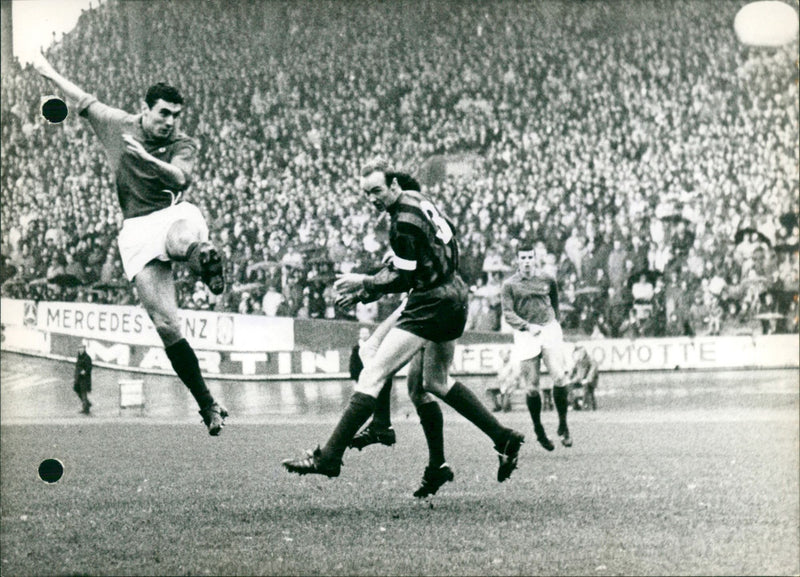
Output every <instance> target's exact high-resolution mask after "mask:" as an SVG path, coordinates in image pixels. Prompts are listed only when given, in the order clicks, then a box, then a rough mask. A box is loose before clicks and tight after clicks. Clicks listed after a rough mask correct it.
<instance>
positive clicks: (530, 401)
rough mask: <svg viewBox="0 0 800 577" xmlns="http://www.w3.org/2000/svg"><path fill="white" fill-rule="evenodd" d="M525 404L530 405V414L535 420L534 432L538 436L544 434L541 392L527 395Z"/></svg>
mask: <svg viewBox="0 0 800 577" xmlns="http://www.w3.org/2000/svg"><path fill="white" fill-rule="evenodd" d="M525 402H526V403H527V405H528V412H529V413H530V414H531V419H532V420H533V430H534V431H536V434H539V432H540V431H542V432H544V428H543V427H542V396H541V395H540V394H539V391H534V392H532V393H528V394H527V395H525Z"/></svg>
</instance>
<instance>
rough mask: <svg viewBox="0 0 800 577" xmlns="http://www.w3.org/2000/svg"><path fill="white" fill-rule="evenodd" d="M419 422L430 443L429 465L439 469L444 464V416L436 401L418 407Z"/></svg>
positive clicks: (426, 439)
mask: <svg viewBox="0 0 800 577" xmlns="http://www.w3.org/2000/svg"><path fill="white" fill-rule="evenodd" d="M417 414H418V415H419V422H420V423H421V424H422V430H423V431H424V433H425V441H427V443H428V466H429V467H431V468H434V469H438V468H439V467H441V466H442V465H443V464H444V417H442V408H441V407H440V406H439V403H437V402H436V401H430V402H428V403H425V404H424V405H420V406H419V407H417Z"/></svg>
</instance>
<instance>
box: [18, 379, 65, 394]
mask: <svg viewBox="0 0 800 577" xmlns="http://www.w3.org/2000/svg"><path fill="white" fill-rule="evenodd" d="M59 381H61V379H59V378H57V377H48V378H40V377H26V379H25V380H22V381H18V382H15V383H12V384H11V386H10V387H8V388H7V389H6V390H7V391H24V390H26V389H33V388H35V387H42V386H45V385H50V384H53V383H57V382H59Z"/></svg>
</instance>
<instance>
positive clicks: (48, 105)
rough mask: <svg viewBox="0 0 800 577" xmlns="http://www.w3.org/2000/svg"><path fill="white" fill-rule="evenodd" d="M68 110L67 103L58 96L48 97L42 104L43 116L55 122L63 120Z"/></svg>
mask: <svg viewBox="0 0 800 577" xmlns="http://www.w3.org/2000/svg"><path fill="white" fill-rule="evenodd" d="M68 112H69V111H68V110H67V103H66V102H64V101H63V100H61V99H60V98H58V97H56V96H50V97H48V99H47V100H45V101H44V103H43V104H42V116H44V117H45V118H46V119H47V120H48V121H49V122H52V123H53V124H58V123H59V122H62V121H63V120H64V119H65V118H66V117H67V113H68Z"/></svg>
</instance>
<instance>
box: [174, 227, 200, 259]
mask: <svg viewBox="0 0 800 577" xmlns="http://www.w3.org/2000/svg"><path fill="white" fill-rule="evenodd" d="M201 236H202V235H201V234H200V229H199V228H198V227H196V226H193V225H192V224H191V223H190V222H189V221H186V220H181V221H178V222H176V223H175V224H174V225H172V227H171V228H170V229H169V232H168V233H167V240H166V243H165V245H166V248H167V254H168V255H170V256H173V257H174V256H185V255H186V253H187V251H188V250H189V247H190V246H191V244H192V243H195V242H199V241H201V240H203V239H202V238H201Z"/></svg>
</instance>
